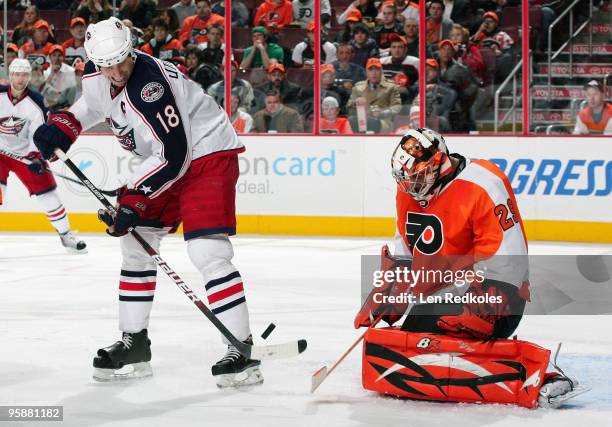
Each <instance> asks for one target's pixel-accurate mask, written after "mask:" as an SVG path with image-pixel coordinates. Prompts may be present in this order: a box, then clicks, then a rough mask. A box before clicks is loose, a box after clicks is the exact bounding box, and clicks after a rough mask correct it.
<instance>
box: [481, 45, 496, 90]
mask: <svg viewBox="0 0 612 427" xmlns="http://www.w3.org/2000/svg"><path fill="white" fill-rule="evenodd" d="M479 50H480V55H481V56H482V60H483V61H484V64H485V73H484V80H483V84H484V86H489V85H491V84H493V77H494V76H495V52H494V51H493V49H489V48H486V47H482V48H480V49H479Z"/></svg>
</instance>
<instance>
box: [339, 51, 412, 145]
mask: <svg viewBox="0 0 612 427" xmlns="http://www.w3.org/2000/svg"><path fill="white" fill-rule="evenodd" d="M366 74H367V79H366V80H364V81H362V82H359V83H357V84H356V85H355V86H354V87H353V90H352V92H351V97H350V99H349V101H348V109H349V111H350V112H351V116H352V117H351V124H353V123H356V124H357V125H356V126H355V125H352V128H353V129H360V126H359V125H358V124H359V116H360V115H361V114H360V110H361V109H362V108H363V109H364V110H365V112H366V114H367V118H368V119H373V121H375V122H378V123H379V127H380V128H379V129H380V132H382V133H388V132H391V131H392V130H393V126H392V125H393V117H394V116H395V115H396V114H397V113H399V112H400V110H401V108H402V100H401V97H400V93H399V91H398V89H397V86H396V85H395V84H394V83H391V82H389V81H387V80H386V79H385V78H384V77H383V73H382V64H381V62H380V59H378V58H370V59H368V63H367V64H366ZM369 121H370V120H369ZM361 128H363V126H361ZM368 130H374V132H376V130H375V129H370V123H368Z"/></svg>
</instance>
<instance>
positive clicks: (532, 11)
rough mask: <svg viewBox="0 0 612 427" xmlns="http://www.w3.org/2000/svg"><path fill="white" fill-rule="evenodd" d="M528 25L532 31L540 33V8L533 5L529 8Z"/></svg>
mask: <svg viewBox="0 0 612 427" xmlns="http://www.w3.org/2000/svg"><path fill="white" fill-rule="evenodd" d="M529 25H530V26H531V30H532V31H540V29H541V28H542V6H541V5H534V6H531V7H530V8H529Z"/></svg>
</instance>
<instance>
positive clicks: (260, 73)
mask: <svg viewBox="0 0 612 427" xmlns="http://www.w3.org/2000/svg"><path fill="white" fill-rule="evenodd" d="M238 78H240V79H244V80H246V81H247V82H249V83H251V85H253V87H255V86H261V85H262V84H264V83H266V82H267V81H268V73H267V72H266V70H264V69H263V68H252V69H249V70H242V71H241V72H240V73H239V74H238Z"/></svg>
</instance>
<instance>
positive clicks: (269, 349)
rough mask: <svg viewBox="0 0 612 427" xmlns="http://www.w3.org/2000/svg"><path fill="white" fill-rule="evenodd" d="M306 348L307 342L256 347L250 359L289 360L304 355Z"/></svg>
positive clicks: (252, 348) (251, 352)
mask: <svg viewBox="0 0 612 427" xmlns="http://www.w3.org/2000/svg"><path fill="white" fill-rule="evenodd" d="M306 347H307V343H306V340H298V341H290V342H287V343H284V344H271V345H254V346H252V347H251V351H250V355H249V356H248V357H249V358H250V359H255V360H271V359H287V358H290V357H295V356H297V355H299V354H300V353H303V352H304V350H306ZM239 350H240V349H239Z"/></svg>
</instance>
